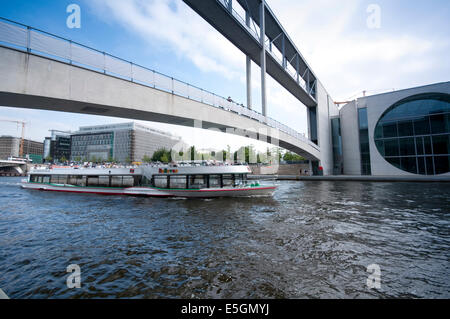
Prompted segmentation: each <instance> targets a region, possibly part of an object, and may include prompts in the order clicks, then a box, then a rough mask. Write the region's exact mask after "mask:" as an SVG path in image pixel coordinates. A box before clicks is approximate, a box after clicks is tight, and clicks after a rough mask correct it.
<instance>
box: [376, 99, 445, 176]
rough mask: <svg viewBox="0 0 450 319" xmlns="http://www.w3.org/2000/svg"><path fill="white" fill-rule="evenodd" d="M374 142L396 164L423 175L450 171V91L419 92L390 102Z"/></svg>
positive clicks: (383, 154)
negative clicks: (391, 104)
mask: <svg viewBox="0 0 450 319" xmlns="http://www.w3.org/2000/svg"><path fill="white" fill-rule="evenodd" d="M374 136H375V145H376V147H377V149H378V151H379V152H380V154H381V155H382V156H383V157H384V158H385V159H386V161H387V162H389V163H390V164H392V165H393V166H395V167H397V168H399V169H401V170H404V171H406V172H410V173H413V174H421V175H438V174H445V173H448V172H449V171H450V169H449V166H450V95H448V94H441V93H430V94H420V95H415V96H412V97H409V98H406V99H404V100H402V101H400V102H397V103H395V104H394V105H393V106H391V107H390V108H389V109H388V110H387V111H386V112H385V113H384V114H383V115H382V116H381V118H380V120H379V121H378V123H377V125H376V127H375V133H374Z"/></svg>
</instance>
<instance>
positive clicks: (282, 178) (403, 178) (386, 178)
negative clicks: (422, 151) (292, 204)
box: [248, 175, 450, 183]
mask: <svg viewBox="0 0 450 319" xmlns="http://www.w3.org/2000/svg"><path fill="white" fill-rule="evenodd" d="M248 178H249V179H262V180H264V179H275V180H279V181H342V182H349V181H357V182H426V183H430V182H439V183H442V182H450V176H449V175H447V176H360V175H335V176H298V175H249V176H248Z"/></svg>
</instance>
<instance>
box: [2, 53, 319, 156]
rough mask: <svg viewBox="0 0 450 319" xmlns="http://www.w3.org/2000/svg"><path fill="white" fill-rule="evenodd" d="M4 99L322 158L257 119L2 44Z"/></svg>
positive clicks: (11, 103) (10, 103)
mask: <svg viewBox="0 0 450 319" xmlns="http://www.w3.org/2000/svg"><path fill="white" fill-rule="evenodd" d="M0 105H1V106H10V107H20V108H32V109H42V110H52V111H61V112H72V113H82V114H92V115H102V116H112V117H120V118H127V119H135V120H144V121H153V122H161V123H168V124H175V125H183V126H188V127H199V128H204V129H211V128H215V129H217V130H220V131H222V132H226V133H232V134H237V135H241V136H247V137H250V138H254V139H258V140H262V141H267V142H268V143H270V144H274V145H277V146H280V147H283V148H285V149H287V150H290V151H292V152H295V153H297V154H299V155H302V156H304V157H305V158H307V159H311V160H318V159H319V158H320V151H319V150H318V149H317V148H314V147H313V146H311V145H310V144H308V143H306V142H305V141H302V140H299V139H296V138H294V137H293V136H290V135H288V134H286V133H284V132H282V131H279V130H276V129H274V128H271V127H269V126H267V125H265V124H263V123H260V122H258V121H255V120H253V119H250V118H247V117H244V116H241V115H238V114H236V113H233V112H230V111H226V110H223V109H220V108H216V107H212V106H210V105H207V104H204V103H201V102H197V101H193V100H190V99H187V98H184V97H181V96H177V95H174V94H171V93H168V92H165V91H161V90H158V89H154V88H150V87H147V86H143V85H140V84H136V83H133V82H130V81H127V80H122V79H119V78H115V77H112V76H109V75H105V74H103V73H100V72H96V71H92V70H88V69H84V68H81V67H77V66H73V65H70V64H67V63H63V62H58V61H55V60H51V59H47V58H44V57H40V56H36V55H33V54H28V53H25V52H22V51H16V50H13V49H8V48H4V47H0Z"/></svg>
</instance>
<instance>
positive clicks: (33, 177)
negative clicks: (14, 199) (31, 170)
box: [30, 175, 37, 183]
mask: <svg viewBox="0 0 450 319" xmlns="http://www.w3.org/2000/svg"><path fill="white" fill-rule="evenodd" d="M30 182H32V183H36V182H37V176H36V175H30Z"/></svg>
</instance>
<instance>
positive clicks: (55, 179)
mask: <svg viewBox="0 0 450 319" xmlns="http://www.w3.org/2000/svg"><path fill="white" fill-rule="evenodd" d="M50 183H52V184H67V175H52V177H51V179H50Z"/></svg>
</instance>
